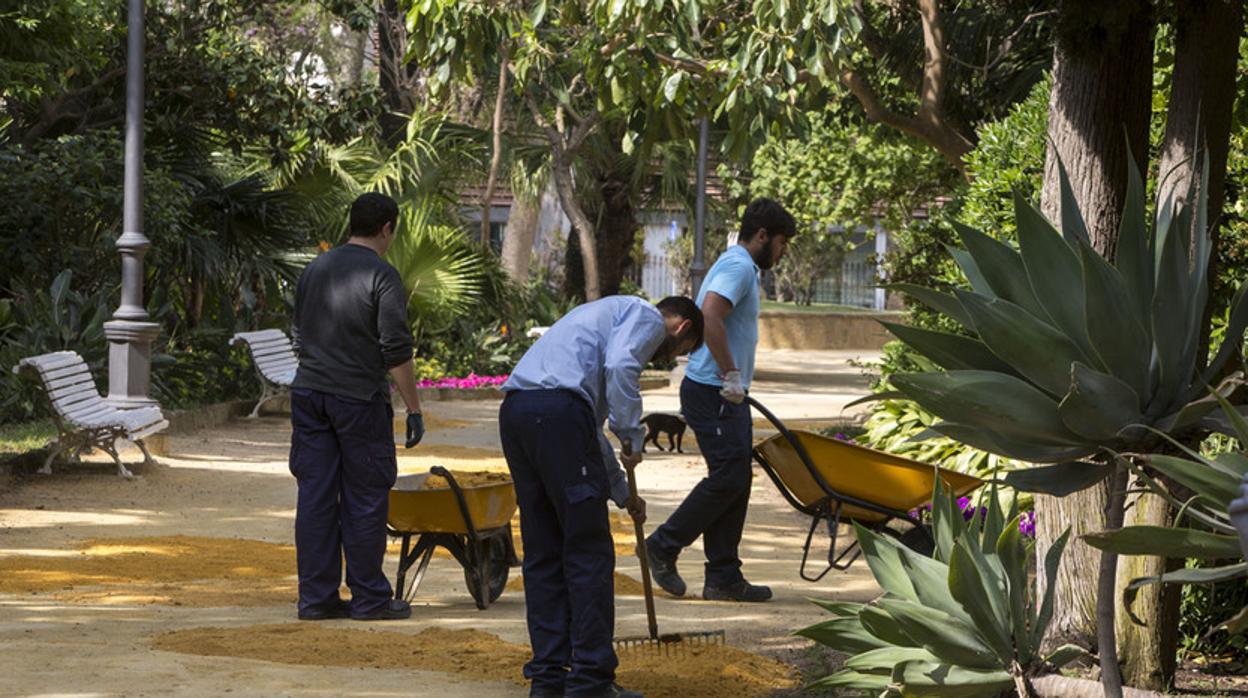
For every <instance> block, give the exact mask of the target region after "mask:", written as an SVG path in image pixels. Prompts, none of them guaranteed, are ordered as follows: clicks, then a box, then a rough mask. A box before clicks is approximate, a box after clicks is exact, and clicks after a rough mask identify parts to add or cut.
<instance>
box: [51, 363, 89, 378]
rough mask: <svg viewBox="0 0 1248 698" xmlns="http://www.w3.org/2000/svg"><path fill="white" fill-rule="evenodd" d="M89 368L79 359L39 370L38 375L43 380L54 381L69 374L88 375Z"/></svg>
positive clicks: (69, 375)
mask: <svg viewBox="0 0 1248 698" xmlns="http://www.w3.org/2000/svg"><path fill="white" fill-rule="evenodd" d="M89 375H91V369H90V368H88V367H87V364H86V362H85V361H79V362H78V363H73V364H64V365H61V366H58V367H56V368H54V369H51V370H40V371H39V377H40V378H42V379H43V380H45V381H54V380H58V379H61V378H68V377H71V376H89Z"/></svg>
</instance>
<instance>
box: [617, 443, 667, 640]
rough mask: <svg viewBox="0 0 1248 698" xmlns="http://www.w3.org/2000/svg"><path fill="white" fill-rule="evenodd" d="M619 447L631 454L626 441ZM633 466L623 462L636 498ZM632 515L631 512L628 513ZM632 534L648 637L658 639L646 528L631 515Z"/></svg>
mask: <svg viewBox="0 0 1248 698" xmlns="http://www.w3.org/2000/svg"><path fill="white" fill-rule="evenodd" d="M622 446H623V448H622V449H621V450H622V451H623V453H624V455H626V456H631V455H632V454H633V446H632V444H630V443H628V442H627V441H626V442H624V443H623V444H622ZM634 469H635V466H633V465H631V464H625V466H624V472H625V473H626V474H627V475H628V496H629V497H631V498H633V499H636V498H637V474H636V473H635V472H634ZM629 516H632V513H631V512H630V513H629ZM632 518H633V536H634V537H636V538H637V559H638V560H639V561H640V562H641V588H642V590H643V591H644V592H645V595H646V623H647V624H648V625H649V630H650V639H651V640H657V639H659V621H658V620H657V619H656V617H655V614H654V588H653V586H652V585H651V582H650V562H649V560H648V559H647V557H646V529H645V528H644V527H643V526H642V523H641V520H639V519H638V518H637V517H636V516H633V517H632Z"/></svg>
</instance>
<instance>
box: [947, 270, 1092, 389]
mask: <svg viewBox="0 0 1248 698" xmlns="http://www.w3.org/2000/svg"><path fill="white" fill-rule="evenodd" d="M956 293H957V296H958V300H960V301H961V302H962V307H964V308H966V312H967V314H969V315H970V316H971V320H972V321H973V322H974V323H975V332H976V333H977V334H978V335H979V338H980V339H981V340H983V342H984V344H986V345H987V346H988V348H989V349H990V350H992V353H994V354H996V355H997V356H999V357H1001V359H1002V360H1003V361H1005V362H1006V363H1007V364H1009V365H1011V366H1013V367H1014V368H1015V370H1017V371H1018V372H1019V373H1021V374H1022V375H1023V376H1025V377H1026V378H1027V380H1029V381H1031V382H1032V383H1035V384H1036V385H1037V386H1039V387H1040V388H1042V389H1044V390H1045V391H1046V392H1048V393H1049V394H1051V395H1053V396H1055V397H1061V396H1062V395H1065V394H1066V391H1067V390H1068V389H1069V388H1070V366H1071V364H1073V363H1075V362H1076V361H1078V362H1082V363H1088V359H1087V357H1086V356H1085V355H1084V353H1083V352H1082V351H1081V350H1080V349H1079V347H1077V346H1076V345H1075V344H1074V342H1072V341H1070V338H1069V337H1067V336H1066V335H1064V334H1062V332H1061V331H1060V330H1058V329H1057V328H1056V327H1053V326H1052V325H1050V324H1049V323H1047V322H1045V321H1043V320H1041V319H1040V318H1038V317H1036V316H1035V315H1032V314H1030V313H1029V312H1027V311H1025V310H1024V309H1023V308H1021V307H1019V306H1017V305H1014V304H1013V303H1010V302H1009V301H1006V300H1002V299H999V298H998V299H997V300H992V301H990V300H987V299H985V298H984V297H983V296H978V295H976V294H973V293H966V292H964V291H958V292H956Z"/></svg>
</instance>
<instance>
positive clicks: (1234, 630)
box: [1215, 606, 1248, 635]
mask: <svg viewBox="0 0 1248 698" xmlns="http://www.w3.org/2000/svg"><path fill="white" fill-rule="evenodd" d="M1224 628H1225V629H1226V632H1228V633H1230V634H1231V635H1238V634H1240V633H1242V632H1244V629H1245V628H1248V606H1244V607H1243V608H1241V609H1239V612H1238V613H1236V614H1235V615H1233V616H1231V617H1230V618H1227V619H1226V620H1225V621H1223V622H1222V623H1220V624H1219V625H1218V627H1217V628H1215V630H1222V629H1224Z"/></svg>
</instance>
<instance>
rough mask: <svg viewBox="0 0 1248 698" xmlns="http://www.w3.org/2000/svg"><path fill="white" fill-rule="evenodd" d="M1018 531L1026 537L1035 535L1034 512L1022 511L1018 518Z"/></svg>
mask: <svg viewBox="0 0 1248 698" xmlns="http://www.w3.org/2000/svg"><path fill="white" fill-rule="evenodd" d="M1018 532H1019V533H1021V534H1023V535H1024V536H1026V537H1028V538H1035V537H1036V512H1034V511H1025V512H1023V515H1022V516H1020V517H1019V518H1018Z"/></svg>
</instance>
